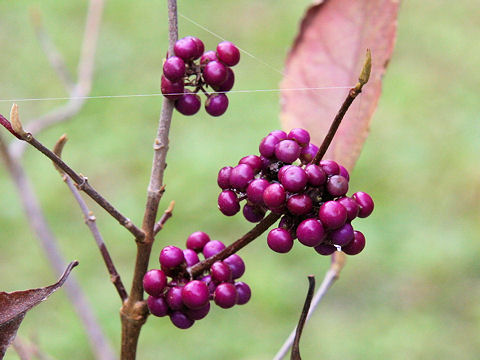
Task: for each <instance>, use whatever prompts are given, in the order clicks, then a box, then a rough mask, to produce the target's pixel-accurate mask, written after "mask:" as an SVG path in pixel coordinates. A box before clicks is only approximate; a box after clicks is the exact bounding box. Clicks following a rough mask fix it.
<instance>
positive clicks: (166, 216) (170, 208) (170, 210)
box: [153, 201, 175, 235]
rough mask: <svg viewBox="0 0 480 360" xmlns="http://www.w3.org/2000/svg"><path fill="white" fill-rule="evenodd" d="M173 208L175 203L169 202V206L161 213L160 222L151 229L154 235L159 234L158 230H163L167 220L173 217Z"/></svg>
mask: <svg viewBox="0 0 480 360" xmlns="http://www.w3.org/2000/svg"><path fill="white" fill-rule="evenodd" d="M174 207H175V201H170V205H168V208H167V210H165V211H164V212H163V215H162V217H161V218H160V220H158V221H157V223H156V224H155V227H154V228H153V233H154V235H157V234H158V233H159V232H160V230H162V229H163V226H164V225H165V223H166V222H167V221H168V219H170V218H171V217H172V216H173V208H174Z"/></svg>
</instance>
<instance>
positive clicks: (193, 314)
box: [183, 302, 210, 320]
mask: <svg viewBox="0 0 480 360" xmlns="http://www.w3.org/2000/svg"><path fill="white" fill-rule="evenodd" d="M209 311H210V302H207V303H206V305H205V306H203V307H201V308H200V309H195V310H193V309H185V310H184V311H183V312H184V313H185V315H187V316H188V318H189V319H191V320H201V319H203V318H204V317H205V316H207V315H208V312H209Z"/></svg>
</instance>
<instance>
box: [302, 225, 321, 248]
mask: <svg viewBox="0 0 480 360" xmlns="http://www.w3.org/2000/svg"><path fill="white" fill-rule="evenodd" d="M297 238H298V241H300V242H301V243H302V244H303V245H306V246H318V245H320V244H321V243H322V241H323V240H324V239H325V230H324V229H323V225H322V223H321V222H320V221H319V220H318V219H306V220H303V221H302V222H301V223H300V225H298V227H297Z"/></svg>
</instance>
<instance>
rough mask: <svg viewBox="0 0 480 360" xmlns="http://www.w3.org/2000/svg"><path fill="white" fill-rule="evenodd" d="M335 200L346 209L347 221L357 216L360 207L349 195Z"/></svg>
mask: <svg viewBox="0 0 480 360" xmlns="http://www.w3.org/2000/svg"><path fill="white" fill-rule="evenodd" d="M336 201H337V202H338V203H340V204H342V206H343V207H344V208H345V209H346V210H347V221H352V220H353V219H355V218H356V217H357V215H358V211H359V210H360V208H359V206H358V204H357V202H356V201H355V200H353V199H352V198H349V197H342V198H340V199H337V200H336Z"/></svg>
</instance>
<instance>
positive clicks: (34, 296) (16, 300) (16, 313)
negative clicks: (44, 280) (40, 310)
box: [0, 261, 78, 359]
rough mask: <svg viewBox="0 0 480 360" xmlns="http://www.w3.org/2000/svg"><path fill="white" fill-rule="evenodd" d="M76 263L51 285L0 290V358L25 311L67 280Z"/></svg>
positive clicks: (12, 338)
mask: <svg viewBox="0 0 480 360" xmlns="http://www.w3.org/2000/svg"><path fill="white" fill-rule="evenodd" d="M77 265H78V261H73V262H71V263H70V264H69V265H68V266H67V268H66V269H65V272H64V273H63V275H62V277H61V278H60V279H59V280H58V281H57V282H56V283H55V284H53V285H50V286H47V287H43V288H39V289H30V290H25V291H15V292H11V293H6V292H0V359H2V358H3V356H4V355H5V352H6V351H7V348H8V346H9V345H10V343H11V342H12V341H13V340H14V339H15V335H16V334H17V330H18V328H19V327H20V323H21V322H22V320H23V318H24V317H25V314H26V313H27V311H28V310H30V309H31V308H33V307H34V306H36V305H38V304H39V303H41V302H42V301H44V300H46V299H47V298H48V297H49V296H50V295H51V294H52V293H53V292H55V291H56V290H57V289H58V288H59V287H61V286H62V285H63V283H64V282H65V280H67V277H68V275H69V274H70V271H72V269H73V268H74V267H75V266H77Z"/></svg>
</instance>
